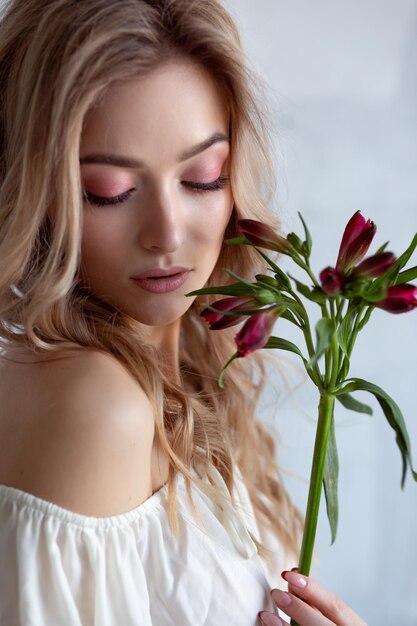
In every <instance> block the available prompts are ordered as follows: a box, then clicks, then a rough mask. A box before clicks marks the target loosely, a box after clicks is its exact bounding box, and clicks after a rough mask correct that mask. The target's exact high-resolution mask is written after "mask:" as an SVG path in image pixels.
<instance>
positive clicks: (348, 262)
mask: <svg viewBox="0 0 417 626" xmlns="http://www.w3.org/2000/svg"><path fill="white" fill-rule="evenodd" d="M375 233H376V226H375V224H374V222H372V221H371V220H365V218H364V217H363V216H362V215H361V213H360V211H356V213H354V215H353V216H352V217H351V218H350V220H349V222H348V223H347V225H346V228H345V231H344V233H343V237H342V243H341V244H340V248H339V254H338V257H337V262H336V267H338V266H339V267H340V268H341V269H342V270H344V271H346V270H348V269H349V268H350V267H352V266H353V265H355V263H357V262H358V261H360V260H361V259H363V257H364V256H365V254H366V253H367V251H368V248H369V246H370V245H371V242H372V239H373V238H374V235H375Z"/></svg>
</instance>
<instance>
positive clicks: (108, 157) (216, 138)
mask: <svg viewBox="0 0 417 626" xmlns="http://www.w3.org/2000/svg"><path fill="white" fill-rule="evenodd" d="M220 141H227V143H230V139H229V137H228V136H227V135H225V134H224V133H214V135H212V136H211V137H209V138H208V139H205V140H204V141H202V142H200V143H198V144H197V145H196V146H193V147H192V148H189V149H188V150H185V151H184V152H181V154H180V155H179V156H178V162H179V163H181V162H182V161H186V160H187V159H191V157H193V156H196V155H197V154H200V152H204V151H205V150H207V149H208V148H210V147H211V146H213V145H214V144H215V143H218V142H220ZM89 163H95V164H101V165H115V166H116V167H124V168H132V169H137V168H140V167H143V166H144V163H143V161H138V160H137V159H131V158H129V157H123V156H120V155H117V154H104V153H103V154H102V153H94V154H88V155H86V156H84V157H81V158H80V165H87V164H89Z"/></svg>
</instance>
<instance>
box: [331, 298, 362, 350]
mask: <svg viewBox="0 0 417 626" xmlns="http://www.w3.org/2000/svg"><path fill="white" fill-rule="evenodd" d="M359 308H360V304H352V303H351V302H350V303H349V307H348V309H347V311H346V314H345V316H344V318H343V320H342V321H341V323H340V325H339V327H338V329H337V340H338V342H339V346H340V347H341V348H342V350H343V352H344V353H345V354H346V356H349V354H348V346H349V341H350V338H351V336H352V332H353V326H354V324H355V318H356V315H357V313H358V311H359Z"/></svg>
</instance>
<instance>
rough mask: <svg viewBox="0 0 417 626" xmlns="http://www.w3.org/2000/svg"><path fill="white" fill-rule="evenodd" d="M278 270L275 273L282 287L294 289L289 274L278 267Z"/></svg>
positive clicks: (287, 289)
mask: <svg viewBox="0 0 417 626" xmlns="http://www.w3.org/2000/svg"><path fill="white" fill-rule="evenodd" d="M277 269H278V271H277V272H276V273H275V278H276V280H277V281H278V283H279V285H280V287H281V289H285V291H292V287H291V283H290V281H289V279H288V276H287V275H286V274H285V273H284V272H283V271H282V270H281V269H280V268H279V267H278V268H277Z"/></svg>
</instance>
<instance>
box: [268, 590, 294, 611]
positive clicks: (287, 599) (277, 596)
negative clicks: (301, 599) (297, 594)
mask: <svg viewBox="0 0 417 626" xmlns="http://www.w3.org/2000/svg"><path fill="white" fill-rule="evenodd" d="M271 596H272V597H273V599H274V601H275V602H276V604H277V605H278V606H279V607H280V608H283V609H284V608H285V607H287V606H289V605H290V604H291V596H290V594H289V593H286V592H285V591H281V589H273V590H272V591H271Z"/></svg>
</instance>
